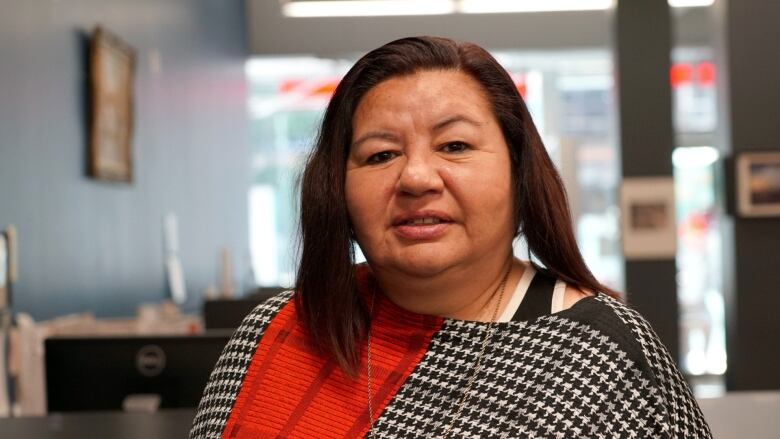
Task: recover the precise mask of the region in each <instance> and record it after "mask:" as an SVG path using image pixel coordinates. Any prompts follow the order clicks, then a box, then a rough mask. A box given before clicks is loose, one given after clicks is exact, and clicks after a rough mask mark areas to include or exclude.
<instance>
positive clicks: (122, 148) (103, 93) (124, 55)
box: [89, 26, 136, 182]
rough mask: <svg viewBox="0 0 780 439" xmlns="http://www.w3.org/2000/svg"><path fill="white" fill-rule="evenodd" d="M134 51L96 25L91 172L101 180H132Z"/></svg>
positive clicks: (92, 64)
mask: <svg viewBox="0 0 780 439" xmlns="http://www.w3.org/2000/svg"><path fill="white" fill-rule="evenodd" d="M135 58H136V55H135V50H134V49H133V48H132V47H130V46H129V45H128V44H127V43H125V42H123V41H122V40H120V39H119V37H117V36H116V35H113V34H112V33H110V32H109V31H107V30H105V29H103V28H101V27H99V26H98V27H97V28H96V29H95V30H94V31H93V33H92V37H91V40H90V59H89V64H90V66H89V68H90V96H91V108H90V110H91V111H90V114H91V119H90V142H89V173H90V175H91V176H92V177H94V178H97V179H100V180H108V181H118V182H131V181H132V180H133V160H132V158H133V152H132V137H133V76H134V71H135Z"/></svg>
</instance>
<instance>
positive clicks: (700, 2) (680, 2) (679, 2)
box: [669, 0, 715, 8]
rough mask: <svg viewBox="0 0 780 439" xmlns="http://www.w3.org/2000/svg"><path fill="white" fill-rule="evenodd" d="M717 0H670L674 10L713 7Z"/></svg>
mask: <svg viewBox="0 0 780 439" xmlns="http://www.w3.org/2000/svg"><path fill="white" fill-rule="evenodd" d="M714 3H715V0H669V6H671V7H673V8H694V7H702V6H712V5H713V4H714Z"/></svg>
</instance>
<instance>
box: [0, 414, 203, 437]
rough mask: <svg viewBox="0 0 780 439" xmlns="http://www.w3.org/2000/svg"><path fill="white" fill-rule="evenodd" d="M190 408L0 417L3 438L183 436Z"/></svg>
mask: <svg viewBox="0 0 780 439" xmlns="http://www.w3.org/2000/svg"><path fill="white" fill-rule="evenodd" d="M193 418H195V410H194V409H169V410H161V411H160V412H158V413H154V414H147V413H123V412H70V413H54V414H51V415H49V416H45V417H28V418H8V419H6V418H0V437H2V438H3V439H16V438H36V439H76V438H78V439H82V438H107V439H108V438H110V439H158V438H160V439H163V438H165V439H169V438H170V439H176V438H182V439H186V437H187V435H188V434H189V432H190V427H191V426H192V420H193Z"/></svg>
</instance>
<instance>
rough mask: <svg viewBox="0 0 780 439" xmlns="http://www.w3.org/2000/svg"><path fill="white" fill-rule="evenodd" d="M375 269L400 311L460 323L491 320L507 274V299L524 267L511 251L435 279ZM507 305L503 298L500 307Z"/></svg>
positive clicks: (452, 270)
mask: <svg viewBox="0 0 780 439" xmlns="http://www.w3.org/2000/svg"><path fill="white" fill-rule="evenodd" d="M372 270H373V272H374V275H375V277H376V279H377V282H378V283H379V286H380V287H381V288H382V291H383V292H384V293H385V295H386V296H387V297H388V298H389V299H390V300H391V301H392V302H393V303H395V304H396V305H398V306H400V307H401V308H404V309H406V310H408V311H412V312H415V313H418V314H426V315H436V316H441V317H446V318H453V319H459V320H477V321H490V320H491V318H492V315H493V312H494V310H495V307H496V306H497V304H498V298H499V290H500V288H501V283H502V281H503V280H504V277H505V275H506V283H505V285H504V286H503V287H504V293H505V294H504V297H505V298H506V297H507V296H508V295H509V292H511V291H513V290H514V288H515V286H516V285H517V283H518V282H519V281H520V277H521V276H522V273H523V265H522V263H521V262H519V261H517V260H516V259H514V258H513V257H512V254H511V252H509V253H508V254H507V255H503V256H500V257H498V258H494V260H486V261H480V262H479V263H476V264H472V265H470V266H468V267H466V268H463V267H451V268H448V269H446V270H443V271H441V272H440V273H437V274H435V275H433V276H430V275H426V276H418V275H415V274H410V273H404V272H400V271H396V270H386V269H383V268H382V267H374V266H372ZM507 272H508V275H507ZM507 302H508V300H507V299H504V300H503V303H501V304H500V305H501V308H503V306H505V305H506V303H507ZM501 308H500V309H499V310H498V312H499V313H500V312H501V311H502V309H501Z"/></svg>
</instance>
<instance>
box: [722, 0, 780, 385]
mask: <svg viewBox="0 0 780 439" xmlns="http://www.w3.org/2000/svg"><path fill="white" fill-rule="evenodd" d="M713 12H714V13H715V18H716V33H717V35H718V37H719V38H718V44H716V63H717V67H718V93H719V97H720V100H721V102H720V105H719V111H720V114H719V117H720V123H719V127H720V133H719V136H718V139H717V140H718V142H719V145H718V146H719V147H721V149H722V150H723V152H725V153H726V155H727V156H729V157H731V158H732V159H733V158H734V157H736V156H738V155H739V154H740V153H743V152H747V151H775V152H779V153H780V82H778V81H779V79H778V78H780V57H778V54H780V25H778V23H780V1H777V0H728V1H727V0H717V1H716V3H715V6H714V7H713ZM733 161H734V160H729V161H727V162H726V167H727V169H726V171H727V174H729V175H730V176H731V178H728V179H727V181H728V184H727V185H726V193H727V195H728V198H729V199H730V202H729V204H730V207H729V209H728V212H727V221H726V230H725V232H726V236H727V238H728V239H727V240H726V243H727V246H725V247H724V253H725V255H724V256H725V261H724V267H727V269H728V270H727V273H726V274H727V276H726V282H725V284H724V285H725V293H726V326H727V352H728V372H727V374H726V385H727V387H728V389H729V390H756V389H780V373H778V364H780V340H778V337H780V217H769V218H743V217H740V216H739V215H737V214H736V213H735V209H734V208H733V206H734V194H735V185H734V179H733V175H734V163H733Z"/></svg>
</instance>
